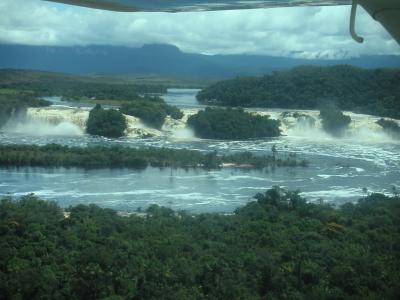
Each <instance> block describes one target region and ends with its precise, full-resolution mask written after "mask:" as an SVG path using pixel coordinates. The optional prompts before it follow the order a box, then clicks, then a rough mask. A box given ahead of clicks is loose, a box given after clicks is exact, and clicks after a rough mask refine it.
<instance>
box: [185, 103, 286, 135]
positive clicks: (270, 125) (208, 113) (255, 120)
mask: <svg viewBox="0 0 400 300" xmlns="http://www.w3.org/2000/svg"><path fill="white" fill-rule="evenodd" d="M187 124H188V125H189V126H190V127H191V128H193V130H194V132H195V134H196V136H197V137H199V138H206V139H221V140H247V139H253V138H265V137H277V136H280V134H281V132H280V129H279V125H280V122H279V121H277V120H271V119H270V118H269V117H268V116H259V115H254V114H251V113H249V112H245V111H244V110H243V109H242V108H238V109H232V108H226V109H223V108H210V107H207V108H206V109H205V110H204V111H199V112H198V113H197V114H195V115H192V116H190V117H189V119H188V121H187Z"/></svg>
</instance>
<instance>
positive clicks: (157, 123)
mask: <svg viewBox="0 0 400 300" xmlns="http://www.w3.org/2000/svg"><path fill="white" fill-rule="evenodd" d="M120 111H121V112H122V113H123V114H125V115H130V116H134V117H137V118H139V119H141V120H142V121H143V123H144V124H146V125H147V126H149V127H152V128H155V129H161V127H162V125H163V124H164V121H165V118H166V116H171V118H173V119H176V120H179V119H181V118H182V117H183V113H182V111H181V110H180V109H179V108H177V107H175V106H172V105H168V104H166V103H165V101H164V100H163V99H162V98H160V97H149V96H146V97H142V98H139V99H137V100H134V101H129V102H124V103H122V105H121V108H120Z"/></svg>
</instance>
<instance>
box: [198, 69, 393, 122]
mask: <svg viewBox="0 0 400 300" xmlns="http://www.w3.org/2000/svg"><path fill="white" fill-rule="evenodd" d="M197 99H198V100H199V101H202V102H206V103H210V104H216V105H228V106H242V107H268V108H292V109H296V108H298V109H319V108H320V107H321V105H323V104H324V103H330V102H334V103H335V104H336V105H337V106H338V108H339V109H340V110H350V111H354V112H359V113H367V114H372V115H377V116H383V117H391V118H396V119H400V70H399V69H376V70H367V69H360V68H356V67H352V66H347V65H339V66H331V67H317V66H301V67H296V68H293V69H291V70H288V71H281V72H274V73H273V74H272V75H265V76H263V77H259V78H256V77H247V78H236V79H232V80H226V81H221V82H218V83H216V84H214V85H211V86H210V87H208V88H205V89H203V90H202V91H201V92H199V93H198V95H197Z"/></svg>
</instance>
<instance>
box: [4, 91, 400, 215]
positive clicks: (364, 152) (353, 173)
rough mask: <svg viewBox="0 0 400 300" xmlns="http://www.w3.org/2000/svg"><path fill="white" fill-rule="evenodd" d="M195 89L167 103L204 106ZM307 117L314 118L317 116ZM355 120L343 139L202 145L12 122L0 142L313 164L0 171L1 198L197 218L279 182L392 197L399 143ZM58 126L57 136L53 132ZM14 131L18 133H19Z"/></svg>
mask: <svg viewBox="0 0 400 300" xmlns="http://www.w3.org/2000/svg"><path fill="white" fill-rule="evenodd" d="M196 92H197V90H176V89H170V90H168V93H167V94H166V95H165V96H164V98H165V100H166V102H167V103H170V104H173V105H177V106H178V107H181V108H184V109H189V110H190V109H201V108H203V107H204V106H203V105H200V104H198V103H197V102H196V99H195V94H196ZM55 100H56V99H55ZM55 104H60V103H55ZM281 112H282V110H273V111H269V112H266V113H268V114H271V115H278V114H280V113H281ZM307 113H308V114H310V115H311V114H314V116H315V114H316V113H317V112H307ZM352 119H354V120H356V121H354V122H356V123H355V125H354V129H353V130H352V131H351V132H350V133H349V134H348V135H346V136H345V137H344V138H341V139H337V138H332V137H330V136H328V135H327V134H325V133H324V132H322V130H321V129H318V128H309V127H304V126H300V127H299V126H296V127H293V128H291V129H288V130H287V132H286V136H282V137H279V138H274V139H260V140H251V141H216V140H201V139H197V138H194V137H193V135H192V134H190V131H189V130H187V131H184V130H183V131H179V132H178V131H176V132H174V133H173V134H170V133H169V134H165V135H159V136H154V137H152V138H146V139H144V138H138V137H126V138H121V139H106V138H98V137H90V136H88V135H86V134H83V133H79V132H76V129H74V130H75V131H74V130H72V131H71V130H70V131H68V134H62V132H63V130H64V133H65V128H64V127H60V126H61V125H60V124H47V125H46V126H47V127H48V128H47V127H46V128H47V129H46V130H47V131H46V130H45V131H39V130H37V128H33V127H32V125H30V126H25V127H24V126H22V127H21V128H19V127H18V126H15V124H14V125H12V126H14V127H13V128H11V127H10V126H9V127H8V129H7V128H6V129H5V130H3V131H2V132H0V142H1V143H3V144H38V145H43V144H47V143H58V144H65V145H75V146H87V145H99V144H100V145H113V144H118V145H125V146H131V147H137V146H155V147H171V148H189V149H197V150H200V151H214V150H216V151H218V152H220V153H228V152H234V151H250V152H253V153H257V154H270V153H271V147H272V146H273V145H276V148H277V150H278V155H280V156H282V157H284V156H287V155H296V156H297V157H298V158H299V159H307V160H308V161H309V162H310V165H309V167H307V168H302V167H298V168H276V169H266V170H262V171H259V170H248V169H233V168H223V169H221V170H212V171H207V170H198V169H196V170H182V169H170V168H166V169H157V168H147V169H146V170H141V171H137V170H128V169H113V170H110V169H101V170H83V169H76V168H70V169H65V168H8V169H6V168H0V196H5V195H12V196H21V195H24V194H27V193H35V194H36V195H37V196H39V197H41V198H43V199H49V200H54V201H57V202H59V203H60V205H62V206H69V205H76V204H80V203H84V204H89V203H95V204H98V205H100V206H102V207H109V208H113V209H117V210H128V211H133V210H136V209H138V208H139V207H141V208H146V207H148V206H149V205H150V204H153V203H156V204H160V205H163V206H167V207H171V208H173V209H177V210H181V209H183V210H187V211H189V212H193V213H198V212H232V211H234V210H235V208H237V207H239V206H241V205H243V204H245V203H247V202H248V201H251V200H252V196H253V195H255V194H256V193H258V192H263V191H265V190H266V189H268V188H270V187H272V186H274V185H279V186H281V187H284V188H288V189H298V190H300V191H301V193H302V195H304V196H305V197H306V198H307V199H308V200H310V201H319V199H320V198H322V199H323V200H324V201H325V202H329V203H332V204H342V203H345V202H349V201H356V200H357V199H358V198H359V197H362V196H363V195H364V194H365V189H366V190H367V192H368V193H370V192H381V193H385V194H391V193H392V192H393V188H396V189H399V188H400V168H399V163H400V143H399V142H398V141H395V140H393V139H392V138H390V137H388V136H386V135H385V134H383V133H382V132H379V131H377V130H376V125H375V123H374V122H375V120H376V119H377V118H373V117H371V116H365V115H352ZM357 122H358V123H357ZM66 125H68V124H66ZM57 126H58V127H59V128H58V131H57V130H55V129H54V128H56V127H57ZM68 126H72V124H69V125H68ZM17 127H18V128H19V130H14V129H15V128H17ZM29 129H30V130H29ZM181 129H182V128H181ZM49 130H50V131H49ZM35 132H36V134H35ZM38 132H39V133H38Z"/></svg>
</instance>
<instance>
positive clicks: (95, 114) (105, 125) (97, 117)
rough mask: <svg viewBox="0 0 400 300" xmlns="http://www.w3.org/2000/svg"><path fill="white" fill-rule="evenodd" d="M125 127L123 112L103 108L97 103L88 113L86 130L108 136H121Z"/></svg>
mask: <svg viewBox="0 0 400 300" xmlns="http://www.w3.org/2000/svg"><path fill="white" fill-rule="evenodd" d="M126 128H127V124H126V119H125V117H124V115H123V114H121V113H120V112H119V111H118V110H115V109H103V108H102V107H101V106H100V105H99V104H97V105H96V106H95V107H94V108H93V109H92V110H91V111H90V113H89V117H88V120H87V122H86V132H87V133H89V134H92V135H100V136H105V137H110V138H118V137H121V136H123V135H124V134H125V133H124V132H125V130H126Z"/></svg>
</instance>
